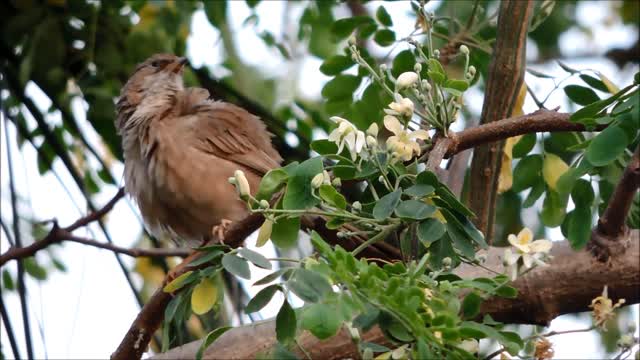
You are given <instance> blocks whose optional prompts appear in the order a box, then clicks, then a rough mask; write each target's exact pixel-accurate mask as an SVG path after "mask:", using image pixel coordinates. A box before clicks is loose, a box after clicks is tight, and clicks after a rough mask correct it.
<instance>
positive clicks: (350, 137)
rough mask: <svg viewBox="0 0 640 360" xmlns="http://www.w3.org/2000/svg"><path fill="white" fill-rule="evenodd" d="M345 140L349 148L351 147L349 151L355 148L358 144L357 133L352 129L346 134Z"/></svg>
mask: <svg viewBox="0 0 640 360" xmlns="http://www.w3.org/2000/svg"><path fill="white" fill-rule="evenodd" d="M344 142H346V143H347V149H349V151H351V150H353V149H354V147H355V145H356V133H355V132H353V131H350V132H349V133H348V134H347V135H345V137H344Z"/></svg>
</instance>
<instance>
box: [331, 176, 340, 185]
mask: <svg viewBox="0 0 640 360" xmlns="http://www.w3.org/2000/svg"><path fill="white" fill-rule="evenodd" d="M331 185H333V186H334V187H340V186H342V180H340V178H339V177H337V178H335V179H333V180H332V181H331Z"/></svg>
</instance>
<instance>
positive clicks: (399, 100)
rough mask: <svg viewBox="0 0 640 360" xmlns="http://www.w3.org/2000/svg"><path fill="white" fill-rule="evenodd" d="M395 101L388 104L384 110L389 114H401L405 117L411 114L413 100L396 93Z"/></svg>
mask: <svg viewBox="0 0 640 360" xmlns="http://www.w3.org/2000/svg"><path fill="white" fill-rule="evenodd" d="M395 100H396V101H395V102H392V103H391V104H389V108H390V109H391V110H389V109H385V110H384V112H385V113H387V114H389V115H401V116H406V117H411V116H413V108H414V105H413V101H411V99H408V98H403V97H402V96H400V95H398V94H396V99H395Z"/></svg>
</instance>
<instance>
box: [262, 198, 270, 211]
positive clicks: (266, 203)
mask: <svg viewBox="0 0 640 360" xmlns="http://www.w3.org/2000/svg"><path fill="white" fill-rule="evenodd" d="M270 206H271V205H270V204H269V202H268V201H267V200H265V199H262V200H260V208H261V209H268V208H269V207H270Z"/></svg>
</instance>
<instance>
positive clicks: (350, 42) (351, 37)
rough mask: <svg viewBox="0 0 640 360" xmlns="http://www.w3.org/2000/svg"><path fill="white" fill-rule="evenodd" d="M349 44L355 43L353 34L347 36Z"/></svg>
mask: <svg viewBox="0 0 640 360" xmlns="http://www.w3.org/2000/svg"><path fill="white" fill-rule="evenodd" d="M348 41H349V45H355V44H356V37H355V35H351V36H349V40H348Z"/></svg>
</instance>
